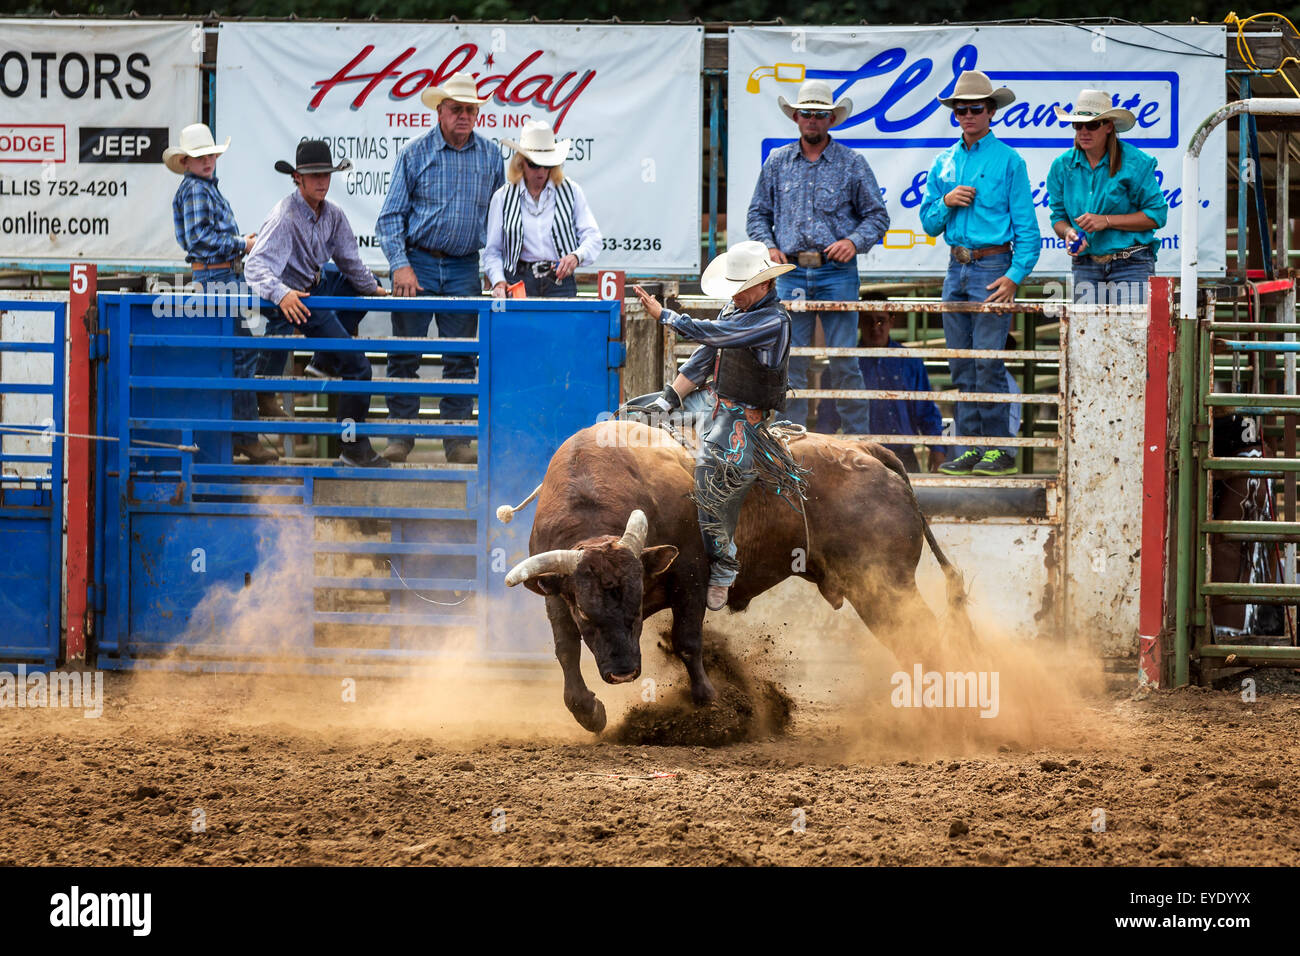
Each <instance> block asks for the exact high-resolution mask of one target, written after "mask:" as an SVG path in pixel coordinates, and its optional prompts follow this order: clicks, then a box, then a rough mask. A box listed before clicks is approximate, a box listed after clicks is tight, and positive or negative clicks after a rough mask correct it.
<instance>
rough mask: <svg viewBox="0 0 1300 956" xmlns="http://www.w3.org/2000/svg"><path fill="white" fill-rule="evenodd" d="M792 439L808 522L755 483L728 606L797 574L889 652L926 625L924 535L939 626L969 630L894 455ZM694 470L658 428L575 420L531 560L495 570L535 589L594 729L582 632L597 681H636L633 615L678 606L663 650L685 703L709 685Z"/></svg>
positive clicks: (931, 622) (579, 709)
mask: <svg viewBox="0 0 1300 956" xmlns="http://www.w3.org/2000/svg"><path fill="white" fill-rule="evenodd" d="M790 450H791V452H792V453H793V454H794V457H795V459H796V460H797V461H798V462H799V464H800V465H802V466H803V467H805V468H808V469H811V475H809V491H808V498H807V502H806V504H805V511H806V517H807V524H806V526H805V522H804V516H803V515H801V514H800V512H799V511H798V510H796V509H795V508H794V507H792V506H791V504H790V503H789V502H788V501H786V500H783V499H781V498H779V497H777V496H776V495H774V494H772V493H771V492H769V491H768V490H767V489H766V488H765V487H763V486H762V485H761V483H760V484H759V485H755V487H754V488H753V490H752V491H751V492H750V494H749V495H748V497H747V498H746V499H745V503H744V507H743V509H742V510H741V513H740V523H739V525H738V526H737V529H736V543H737V548H738V557H739V559H740V563H741V572H740V577H739V578H738V579H737V581H736V583H735V585H734V586H733V587H732V588H731V594H730V600H729V601H728V607H729V608H730V609H731V610H733V611H742V610H744V609H745V607H747V606H748V604H749V602H750V601H751V600H753V598H755V597H756V596H757V595H759V594H762V593H763V592H764V591H766V590H767V589H768V588H771V587H773V586H775V585H776V584H779V583H780V582H781V581H784V580H785V579H786V578H788V577H791V576H792V575H794V576H798V577H802V578H806V579H808V580H809V581H812V582H813V583H814V584H815V585H817V589H818V590H819V591H820V592H821V595H822V597H824V598H825V599H826V600H827V601H828V602H829V603H830V605H831V606H832V607H834V608H836V609H838V608H839V607H840V606H841V605H842V604H843V603H844V600H845V599H846V598H847V599H848V601H849V603H850V604H851V605H852V606H853V608H854V610H855V611H857V613H858V616H859V617H860V618H861V619H862V621H863V622H864V623H865V624H866V625H867V626H868V627H869V628H871V630H872V633H873V634H875V635H876V637H877V638H879V639H880V640H881V641H882V642H883V643H885V644H886V645H887V646H890V647H891V648H894V649H895V651H896V652H897V649H898V648H899V646H900V645H901V644H902V643H903V642H905V641H907V640H908V639H909V638H908V635H907V633H906V631H908V630H914V629H916V628H917V626H918V624H921V625H922V627H921V629H922V630H927V633H929V634H934V633H936V622H935V619H934V616H933V615H932V614H931V613H930V611H929V610H928V608H927V607H926V605H925V603H924V601H923V600H922V598H921V595H920V592H919V591H918V590H917V587H916V566H917V562H918V561H919V560H920V557H921V547H922V541H923V540H924V541H927V542H929V545H930V548H931V550H932V551H933V552H934V556H935V558H936V559H937V560H938V562H939V564H940V566H941V567H942V568H943V571H944V574H945V575H946V576H947V584H948V604H949V613H950V626H952V625H955V627H956V628H957V629H958V631H959V632H960V633H963V634H965V635H969V634H970V623H969V620H968V619H967V618H966V612H965V607H964V604H965V591H964V587H963V584H962V579H961V575H960V574H959V573H958V571H957V570H956V569H955V568H954V567H953V565H952V563H951V562H950V561H949V560H948V559H947V557H946V556H945V555H944V553H943V551H942V550H941V549H940V548H939V545H938V544H937V543H936V542H935V540H934V535H933V534H932V533H931V531H930V527H929V525H928V524H927V522H926V520H925V516H924V515H923V514H922V513H921V509H920V506H919V505H918V504H917V501H916V496H915V494H914V493H913V491H912V486H911V483H910V482H909V481H908V478H907V472H906V470H905V469H904V468H903V465H902V464H901V463H900V462H899V460H898V458H897V457H895V456H894V454H893V452H891V451H889V450H888V449H886V448H883V447H882V446H880V445H877V444H875V443H874V442H866V441H856V440H847V439H840V438H832V437H830V436H823V435H815V434H808V435H806V436H803V437H800V438H798V439H797V440H795V441H793V442H791V443H790ZM693 467H694V458H693V456H692V455H691V453H690V452H689V451H687V450H686V449H685V448H683V447H682V446H681V445H680V444H678V443H677V442H676V441H674V439H673V438H672V437H671V436H670V435H669V434H667V433H666V432H664V431H663V430H661V429H658V428H650V427H648V426H647V425H644V424H641V423H639V422H634V421H617V420H613V421H606V422H601V423H600V424H598V425H594V426H592V427H590V428H586V429H583V430H582V431H580V432H578V433H577V434H575V435H573V436H572V437H571V438H569V439H568V440H567V441H566V442H565V443H564V444H563V445H561V446H560V449H559V451H557V452H556V453H555V455H554V457H553V458H552V459H551V463H550V465H549V466H548V467H547V470H546V477H545V479H544V480H543V482H542V484H541V487H540V489H539V492H538V500H537V515H536V518H535V519H534V521H533V531H532V536H531V538H530V540H529V553H530V554H531V557H528V558H525V559H524V560H523V561H522V562H520V563H519V564H518V565H516V566H515V567H514V568H513V569H512V570H511V571H510V573H509V574H508V575H507V576H506V584H507V585H509V586H511V587H513V586H514V585H516V584H523V585H525V586H526V587H527V588H529V589H530V590H532V591H535V592H537V593H538V594H540V595H542V596H543V597H545V599H546V614H547V617H548V618H550V622H551V628H552V631H553V632H554V637H555V656H556V658H557V659H558V660H559V662H560V667H561V668H562V669H563V671H564V704H565V706H566V707H568V708H569V711H570V712H571V713H572V714H573V716H574V718H575V719H577V721H578V723H579V724H581V725H582V726H583V727H584V728H585V729H587V730H589V731H591V732H593V733H599V732H600V731H601V730H603V729H604V727H605V707H604V705H603V704H602V703H601V702H600V701H599V700H598V699H597V698H596V695H595V694H593V693H592V692H591V691H590V690H589V689H588V688H587V685H586V683H585V682H584V681H583V679H582V674H581V672H580V670H579V654H580V651H581V645H582V643H584V642H585V643H586V645H587V646H588V647H589V648H590V649H591V652H592V654H593V655H594V656H595V659H596V666H597V668H598V669H599V671H600V676H601V679H602V680H604V681H605V682H606V683H608V684H624V683H627V682H629V681H634V680H636V679H637V678H638V677H639V676H640V674H641V625H642V622H643V621H644V620H645V618H646V617H648V616H650V615H651V614H654V613H655V612H657V611H661V610H663V609H664V608H672V611H673V624H672V647H673V651H674V653H676V654H677V656H678V657H680V658H681V660H682V663H683V664H685V665H686V671H687V673H688V675H689V676H690V682H691V698H692V700H693V701H694V703H695V704H696V706H705V705H707V704H710V703H712V702H713V700H714V699H715V698H716V696H717V693H716V691H715V690H714V689H713V685H712V684H711V683H710V681H709V677H708V675H707V674H706V673H705V671H704V662H703V655H702V647H701V645H702V640H703V638H702V629H703V623H704V613H705V606H704V602H705V590H706V586H707V582H708V576H709V562H708V558H707V556H706V554H705V550H704V543H703V539H702V537H701V534H700V527H699V523H698V518H697V515H696V506H695V502H694V501H693V500H692V498H691V491H692V488H693V479H692V468H693ZM501 510H502V511H503V512H507V513H508V512H511V511H512V510H513V509H510V508H508V507H507V508H504V509H501ZM503 517H504V518H506V520H508V514H505V515H503ZM927 621H928V629H927V627H926V626H925V625H926V623H927Z"/></svg>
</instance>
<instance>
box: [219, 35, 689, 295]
mask: <svg viewBox="0 0 1300 956" xmlns="http://www.w3.org/2000/svg"><path fill="white" fill-rule="evenodd" d="M703 38H704V31H703V28H701V27H668V26H664V27H659V26H653V27H632V26H629V27H621V26H534V25H521V26H505V25H500V24H496V25H493V24H486V25H481V26H480V25H474V24H455V25H453V24H414V23H400V24H398V23H394V24H368V23H367V24H356V25H349V24H323V23H322V24H306V23H290V24H271V23H227V24H223V25H222V27H221V33H220V42H219V44H218V46H217V124H218V126H219V127H220V129H221V131H222V135H226V134H229V135H232V136H234V138H235V141H234V143H233V144H232V146H231V148H230V151H229V152H228V153H227V154H226V155H225V156H223V157H222V159H221V162H220V163H219V168H218V174H219V176H220V177H221V188H222V190H223V191H224V192H225V194H226V196H227V197H228V198H229V199H230V201H231V204H232V205H233V207H234V210H235V215H236V217H237V219H238V222H239V227H240V229H242V230H244V231H246V232H252V231H255V230H256V229H257V228H258V225H259V224H260V223H261V222H262V220H263V219H264V218H265V217H266V215H267V213H268V212H270V210H271V207H272V206H274V205H275V203H276V202H278V201H279V200H280V199H282V198H283V197H284V196H285V195H287V194H288V193H289V192H290V191H291V190H292V189H293V184H292V182H291V181H290V179H289V177H287V176H282V175H280V174H278V173H276V172H274V171H273V170H272V165H273V164H274V162H275V160H277V159H285V160H289V161H290V162H292V160H293V156H294V149H295V147H296V145H297V143H298V142H299V141H300V140H301V139H303V138H320V139H326V140H328V141H329V143H330V146H331V148H332V149H333V151H334V156H335V160H336V161H337V160H338V159H341V158H347V159H351V160H352V162H353V163H354V166H355V168H354V169H352V170H351V171H349V172H347V173H342V174H339V175H337V176H335V177H334V182H333V184H332V185H331V187H330V193H329V197H328V198H329V199H330V200H332V201H333V202H336V203H338V204H339V205H340V206H341V207H342V208H343V210H344V212H346V213H347V215H348V219H349V221H350V222H351V223H352V228H353V229H354V230H355V231H356V233H357V237H358V240H359V241H360V243H361V250H362V254H363V257H364V258H365V261H366V262H367V263H368V264H369V265H370V266H372V267H373V268H376V269H387V268H388V263H387V261H386V260H385V259H384V255H383V252H382V251H381V250H380V248H379V244H378V242H377V240H376V239H375V234H374V233H375V220H376V219H377V218H378V217H379V210H380V208H381V207H382V206H383V202H384V197H385V196H386V195H387V193H388V186H389V182H390V180H391V178H392V172H393V165H394V163H395V161H396V159H397V153H398V150H400V149H401V148H402V147H403V146H404V145H405V144H407V143H409V142H410V141H411V140H412V139H414V138H415V137H417V136H421V135H423V134H424V133H427V132H429V131H430V130H431V129H433V128H434V127H435V126H436V125H437V122H438V117H437V114H436V113H435V112H433V111H432V110H429V109H427V108H426V107H425V106H424V104H423V103H422V102H421V101H420V93H421V91H422V90H424V89H426V88H427V87H431V86H438V85H440V84H441V83H442V82H443V81H445V80H446V79H447V78H448V77H450V76H451V75H452V74H453V73H456V72H468V73H471V74H473V75H474V77H475V78H476V79H477V81H478V91H479V96H480V97H481V98H484V97H485V98H487V99H488V102H487V103H486V104H484V105H483V107H482V108H481V109H480V111H479V116H478V126H477V128H476V132H478V133H480V134H481V135H483V136H484V137H486V138H487V139H489V140H492V141H493V142H498V143H499V142H500V140H501V139H503V138H504V139H511V140H514V141H515V142H518V140H519V135H520V132H521V129H522V127H523V124H524V123H525V122H527V121H528V120H538V119H543V120H547V121H549V122H550V124H551V126H552V127H553V128H554V129H555V131H556V133H557V135H558V137H559V138H561V139H572V140H573V141H574V142H573V148H572V150H571V151H570V153H569V160H568V162H566V163H565V165H564V172H565V174H566V175H567V176H569V177H571V178H572V179H573V180H574V181H575V182H577V183H578V184H579V185H580V186H581V187H582V189H583V191H584V192H585V193H586V196H587V200H588V202H589V203H590V205H591V210H592V213H593V215H594V216H595V217H596V222H597V223H598V224H599V226H600V231H601V234H602V236H603V237H604V249H603V250H602V252H601V254H600V256H599V257H598V259H597V261H596V265H597V266H599V268H602V269H625V270H627V271H629V272H637V273H665V274H691V275H694V274H696V273H698V272H699V268H700V261H699V260H700V149H701V144H700V126H701V118H700V64H701V56H702V51H703ZM509 155H510V150H509V149H505V148H503V149H502V161H503V162H504V160H505V159H506V157H507V156H509Z"/></svg>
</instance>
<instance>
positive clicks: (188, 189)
mask: <svg viewBox="0 0 1300 956" xmlns="http://www.w3.org/2000/svg"><path fill="white" fill-rule="evenodd" d="M172 224H173V226H175V228H176V242H177V243H178V244H179V245H180V247H181V248H182V249H184V250H185V261H186V262H199V263H202V264H204V265H210V264H211V263H214V262H229V261H231V260H233V259H236V258H238V257H239V256H242V255H243V254H244V245H245V244H244V237H243V235H241V234H240V232H239V226H237V225H236V224H235V213H234V211H233V210H232V209H231V208H230V203H228V202H226V197H225V196H223V195H221V190H220V189H218V188H217V177H216V176H213V177H212V178H211V179H204V178H203V177H202V176H195V175H194V174H193V173H186V174H185V176H184V178H183V179H181V184H180V185H179V186H177V187H176V196H175V197H174V198H173V199H172Z"/></svg>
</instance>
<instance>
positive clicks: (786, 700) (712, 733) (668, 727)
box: [608, 630, 794, 747]
mask: <svg viewBox="0 0 1300 956" xmlns="http://www.w3.org/2000/svg"><path fill="white" fill-rule="evenodd" d="M658 647H659V650H660V651H662V652H663V653H664V654H665V655H671V656H673V657H674V659H675V655H672V651H671V649H670V647H669V646H668V644H667V643H666V642H665V641H664V640H662V639H661V640H660V642H659V644H658ZM704 669H705V671H707V672H708V675H709V679H710V680H711V681H712V682H713V687H714V689H715V690H717V692H718V699H717V700H716V701H714V702H713V703H712V704H711V705H710V706H708V707H696V706H695V705H694V703H692V702H691V693H690V688H689V686H684V687H682V688H679V689H676V690H674V691H673V692H672V693H671V694H670V695H669V696H667V697H666V698H665V699H664V700H660V701H655V702H654V703H646V704H638V705H637V706H635V707H633V708H632V709H631V710H629V711H628V712H627V713H626V714H624V715H623V720H622V721H621V722H620V723H619V724H618V725H617V726H616V727H614V728H613V729H612V730H610V731H609V733H608V736H609V738H610V739H612V740H614V741H616V742H618V743H623V744H642V745H650V746H665V747H669V746H674V747H675V746H695V747H723V746H726V745H727V744H735V743H741V742H743V741H748V740H758V739H760V738H764V737H769V736H773V735H777V734H783V733H784V732H785V731H786V729H787V728H788V727H789V726H790V718H791V714H792V713H793V711H794V702H793V701H792V700H791V699H790V696H789V695H788V694H786V692H785V691H784V690H783V689H782V688H781V687H780V686H779V685H777V684H775V683H773V682H772V681H769V680H766V679H764V678H760V677H757V676H753V675H751V674H750V673H748V671H747V670H746V668H745V665H744V662H743V661H741V659H740V658H739V657H737V656H736V655H735V654H734V653H733V652H732V651H731V649H730V648H729V647H728V646H727V644H726V640H725V639H724V638H723V637H722V636H721V635H720V634H717V633H713V632H710V631H709V630H706V631H705V633H704Z"/></svg>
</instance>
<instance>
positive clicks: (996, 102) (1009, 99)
mask: <svg viewBox="0 0 1300 956" xmlns="http://www.w3.org/2000/svg"><path fill="white" fill-rule="evenodd" d="M937 99H938V100H939V102H940V103H942V104H943V105H944V106H946V107H948V109H952V108H953V106H955V105H956V104H957V103H968V102H977V101H979V100H992V101H993V107H994V109H999V110H1000V109H1002V107H1004V106H1007V105H1009V104H1011V103H1014V102H1015V101H1016V94H1015V93H1012V92H1011V91H1010V90H1009V89H1007V88H1006V87H1005V86H999V87H998V88H997V89H996V90H995V89H993V83H992V81H990V80H989V78H988V77H987V76H985V75H984V74H983V73H981V72H980V71H979V70H967V71H966V72H965V73H963V74H962V75H961V76H959V77H957V85H956V86H955V87H953V90H952V95H951V96H948V97H942V96H940V97H937Z"/></svg>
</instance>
